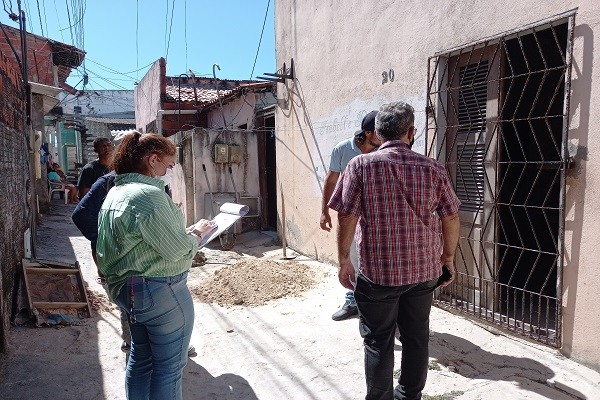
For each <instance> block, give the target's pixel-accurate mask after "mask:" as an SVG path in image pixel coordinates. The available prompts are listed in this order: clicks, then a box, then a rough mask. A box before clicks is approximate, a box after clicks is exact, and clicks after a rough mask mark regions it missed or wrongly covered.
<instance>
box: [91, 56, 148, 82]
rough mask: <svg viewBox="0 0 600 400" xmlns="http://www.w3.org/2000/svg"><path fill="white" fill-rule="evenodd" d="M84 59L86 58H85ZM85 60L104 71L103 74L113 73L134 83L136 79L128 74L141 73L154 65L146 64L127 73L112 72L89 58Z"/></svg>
mask: <svg viewBox="0 0 600 400" xmlns="http://www.w3.org/2000/svg"><path fill="white" fill-rule="evenodd" d="M86 58H87V57H86ZM87 60H88V61H89V62H91V63H92V64H95V65H97V66H99V67H100V69H102V70H104V71H105V72H110V73H113V74H116V75H123V76H125V77H127V78H129V79H131V80H132V81H134V82H135V81H136V79H135V78H134V77H132V76H129V74H133V73H134V72H138V71H141V70H143V69H144V68H148V67H149V66H151V65H152V64H154V63H155V61H152V62H151V63H149V64H147V65H144V66H143V67H141V68H138V69H135V70H133V71H128V72H120V71H117V70H114V69H112V68H110V67H107V66H106V65H102V64H100V63H99V62H97V61H94V60H92V59H90V58H87Z"/></svg>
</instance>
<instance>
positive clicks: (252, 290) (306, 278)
mask: <svg viewBox="0 0 600 400" xmlns="http://www.w3.org/2000/svg"><path fill="white" fill-rule="evenodd" d="M317 281H318V277H317V273H316V272H315V271H313V270H312V269H311V268H310V267H308V266H307V265H304V264H300V263H294V262H277V261H274V260H265V259H249V260H242V261H239V262H237V263H235V264H233V265H228V266H225V267H223V268H221V269H220V270H218V271H216V272H215V274H214V275H213V276H212V277H210V278H208V279H206V280H204V281H202V282H200V283H199V284H197V285H194V286H192V287H190V290H191V292H192V296H193V297H194V298H195V299H197V300H199V301H202V302H205V303H217V304H219V305H222V306H231V305H245V306H258V305H262V304H265V303H266V302H267V301H269V300H274V299H279V298H281V297H286V296H298V295H300V294H301V293H303V292H305V291H306V290H308V289H310V288H312V287H313V286H314V285H315V284H316V283H317Z"/></svg>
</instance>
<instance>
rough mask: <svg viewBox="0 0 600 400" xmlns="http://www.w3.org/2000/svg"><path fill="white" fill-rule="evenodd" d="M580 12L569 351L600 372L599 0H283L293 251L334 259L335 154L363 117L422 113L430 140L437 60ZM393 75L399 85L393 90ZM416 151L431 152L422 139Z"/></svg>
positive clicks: (568, 246) (567, 283) (282, 127)
mask: <svg viewBox="0 0 600 400" xmlns="http://www.w3.org/2000/svg"><path fill="white" fill-rule="evenodd" d="M576 7H579V9H578V12H577V17H576V26H575V30H574V51H573V55H574V59H573V76H572V94H571V110H570V123H571V126H570V130H569V139H573V140H575V141H577V143H578V146H579V147H578V153H577V156H576V160H575V161H576V164H575V165H576V167H575V168H574V169H573V170H571V171H569V172H568V177H567V202H566V209H567V218H566V219H567V220H566V230H565V236H566V237H565V240H566V242H565V268H564V282H563V283H564V285H563V287H564V304H563V324H564V327H563V349H562V351H563V352H564V353H565V354H567V355H569V356H571V357H573V358H574V359H577V360H579V361H582V362H585V363H586V364H588V365H590V366H592V367H594V368H596V369H600V349H599V347H598V346H597V343H595V341H594V340H590V339H591V338H593V337H595V336H596V334H597V330H598V327H599V326H600V313H599V312H598V311H597V307H596V306H595V304H596V302H597V298H598V293H600V268H598V267H597V260H598V259H600V247H599V246H598V245H597V235H598V232H600V218H599V217H597V216H598V215H600V196H599V194H600V180H599V179H597V178H596V176H597V173H598V172H599V170H600V165H599V163H598V159H595V158H594V156H593V155H594V154H597V153H598V152H600V140H594V139H591V140H590V138H589V133H590V132H594V133H595V132H598V131H599V130H600V100H598V99H600V97H599V96H600V83H599V82H600V72H599V69H598V67H599V66H600V60H599V58H600V51H598V45H596V44H595V43H594V36H595V35H594V33H598V32H599V29H600V28H597V27H598V26H600V3H598V2H592V1H584V2H578V1H564V0H563V1H558V0H547V1H543V2H533V1H514V0H512V1H505V2H490V1H483V0H478V1H477V0H474V1H451V0H444V1H429V2H398V1H391V0H387V1H379V2H352V3H350V2H344V1H341V0H338V1H331V2H322V1H318V0H303V1H302V2H299V1H294V0H279V1H277V3H276V9H275V19H276V23H275V30H276V43H277V45H276V48H277V66H278V68H279V67H281V66H282V65H283V63H284V62H285V63H286V64H287V65H288V66H289V64H290V60H291V59H292V58H293V59H294V62H295V67H296V69H295V75H296V80H295V81H293V82H291V81H287V82H286V84H285V85H283V84H279V85H278V88H277V97H278V108H277V114H276V133H277V139H278V141H277V166H278V177H279V180H280V182H281V187H282V193H283V196H285V204H286V218H287V232H285V234H286V236H287V240H288V244H289V246H290V247H292V248H294V249H296V250H298V251H300V252H303V253H307V254H310V255H313V256H316V257H318V258H320V259H322V260H330V261H334V260H335V229H334V230H333V231H332V232H331V233H326V232H324V231H322V230H320V228H319V216H320V204H321V193H322V179H323V175H324V173H325V171H326V168H327V167H328V161H329V154H330V152H331V149H332V147H333V146H334V145H335V143H337V142H338V141H340V140H341V139H344V138H346V137H349V136H350V135H351V134H352V132H354V131H355V130H356V129H357V128H358V126H359V124H360V119H361V117H362V115H364V113H366V112H368V111H370V110H371V109H376V108H378V106H379V105H381V104H383V103H386V102H390V101H397V100H404V101H407V102H408V103H411V104H412V105H413V106H414V107H415V110H416V121H415V124H416V127H417V130H418V132H419V133H420V134H422V133H423V132H424V128H425V115H424V110H425V105H426V94H427V66H428V58H429V57H432V56H434V55H436V54H443V53H444V52H447V51H448V50H450V49H453V48H456V47H459V46H463V45H466V44H469V43H473V42H476V41H480V40H482V39H484V38H486V37H490V36H496V35H498V34H501V33H503V32H506V31H509V30H513V29H518V28H519V27H523V26H525V25H528V24H532V23H535V22H536V21H540V20H542V19H546V18H550V17H552V16H554V15H557V14H561V13H564V12H566V11H568V10H570V9H573V8H576ZM596 41H597V40H596ZM594 66H595V67H596V68H594ZM390 69H393V70H394V72H395V74H394V78H395V79H394V81H393V82H389V81H388V82H386V83H383V79H382V73H384V72H387V71H389V70H390ZM416 148H417V149H421V150H422V149H423V142H422V138H421V142H420V143H419V142H417V147H416ZM279 204H281V202H279ZM279 211H280V212H281V210H279ZM334 220H335V215H334Z"/></svg>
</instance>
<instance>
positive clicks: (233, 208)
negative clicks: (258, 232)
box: [200, 203, 250, 247]
mask: <svg viewBox="0 0 600 400" xmlns="http://www.w3.org/2000/svg"><path fill="white" fill-rule="evenodd" d="M248 211H250V207H248V206H246V205H243V204H237V203H223V205H222V206H221V208H220V209H219V214H217V216H216V217H214V218H213V219H212V220H213V221H214V222H215V223H216V224H217V228H216V229H215V230H214V231H212V232H211V233H210V234H208V235H207V236H205V237H203V238H202V241H201V242H200V247H204V246H206V244H207V243H209V242H210V241H212V240H213V239H214V238H216V237H218V236H219V235H220V234H221V233H223V231H225V230H226V229H227V228H229V227H230V226H231V225H233V224H234V223H235V221H237V220H238V219H240V218H242V217H243V216H244V215H246V214H248Z"/></svg>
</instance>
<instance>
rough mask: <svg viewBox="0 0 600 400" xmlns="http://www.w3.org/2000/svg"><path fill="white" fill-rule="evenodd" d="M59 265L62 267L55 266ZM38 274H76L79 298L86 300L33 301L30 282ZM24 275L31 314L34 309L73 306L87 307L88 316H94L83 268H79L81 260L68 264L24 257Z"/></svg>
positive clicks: (76, 307)
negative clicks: (82, 271) (82, 272)
mask: <svg viewBox="0 0 600 400" xmlns="http://www.w3.org/2000/svg"><path fill="white" fill-rule="evenodd" d="M54 266H58V267H61V268H54ZM36 274H39V275H42V274H50V275H74V276H75V278H76V281H77V289H78V290H79V299H83V300H85V302H72V301H32V299H31V295H30V290H31V285H30V283H29V278H30V276H35V275H36ZM23 275H24V277H25V289H26V292H27V300H28V301H29V305H30V310H29V312H30V315H31V316H33V309H34V308H39V309H48V308H72V309H85V310H86V311H87V316H88V318H90V317H91V316H92V309H91V307H90V302H89V300H88V296H87V291H86V289H85V286H84V282H83V276H82V275H81V269H80V268H79V262H77V261H75V263H74V264H67V263H62V262H56V261H49V260H36V259H23Z"/></svg>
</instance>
